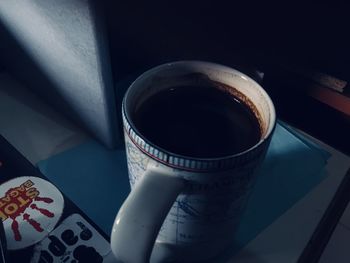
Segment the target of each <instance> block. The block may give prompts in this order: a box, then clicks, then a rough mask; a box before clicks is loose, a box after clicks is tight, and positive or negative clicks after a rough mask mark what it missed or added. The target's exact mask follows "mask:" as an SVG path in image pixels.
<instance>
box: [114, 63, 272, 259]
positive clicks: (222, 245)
mask: <svg viewBox="0 0 350 263" xmlns="http://www.w3.org/2000/svg"><path fill="white" fill-rule="evenodd" d="M198 76H205V78H206V79H207V80H210V81H214V82H218V83H223V84H226V85H225V86H229V87H230V90H229V91H228V92H231V93H233V94H235V95H237V94H238V95H239V96H240V95H243V97H244V98H248V100H249V101H250V102H251V103H253V104H254V106H255V108H256V110H257V111H258V113H259V114H258V115H259V116H260V117H259V120H260V126H261V129H262V136H261V139H260V141H259V142H258V143H257V144H256V145H254V146H253V147H251V148H250V149H247V150H245V151H244V152H241V153H238V154H234V155H230V156H225V157H220V158H191V157H186V156H181V155H178V154H173V153H171V152H168V151H167V150H166V149H162V148H159V147H157V146H156V145H154V144H153V143H152V142H150V141H148V139H147V138H145V137H144V136H143V135H142V134H140V133H139V132H138V130H137V127H135V124H134V122H133V119H132V114H131V113H132V111H133V110H134V109H135V107H137V106H138V105H140V104H141V103H142V102H143V101H144V100H147V99H148V98H149V97H150V96H152V95H154V94H155V93H157V92H159V91H160V90H163V89H166V88H168V87H170V86H174V85H189V84H191V83H193V82H196V81H198ZM231 88H232V89H231ZM122 112H123V124H124V132H125V144H126V153H127V160H128V169H129V178H130V184H131V187H132V191H131V193H130V194H129V196H128V198H127V199H126V201H125V202H124V204H123V206H122V207H121V209H120V210H119V213H118V215H117V217H116V219H115V222H114V225H113V230H112V233H111V247H112V251H113V253H114V254H115V256H116V257H117V258H118V259H119V260H120V261H121V262H128V263H142V262H150V261H151V262H205V261H211V260H213V259H215V257H217V256H218V255H220V254H221V253H223V252H224V251H225V250H226V249H227V248H228V247H229V246H230V245H231V244H232V242H233V239H234V234H235V229H236V228H237V225H238V223H239V219H240V216H241V214H242V212H243V210H244V207H245V204H246V201H247V198H248V196H249V193H250V192H251V191H250V190H251V189H252V187H253V185H254V181H255V179H254V174H255V173H254V172H255V170H256V168H257V167H258V165H259V164H260V163H261V161H262V160H263V158H264V156H265V153H266V150H267V148H268V145H269V142H270V139H271V135H272V131H273V129H274V127H275V122H276V116H275V109H274V106H273V103H272V101H271V99H270V98H269V96H268V95H267V93H266V92H265V91H264V90H263V89H262V88H261V87H260V85H259V84H257V83H256V82H255V81H254V80H252V79H251V78H249V77H248V76H246V75H245V74H243V73H241V72H239V71H237V70H234V69H232V68H229V67H226V66H222V65H218V64H213V63H208V62H200V61H179V62H174V63H169V64H164V65H161V66H158V67H156V68H153V69H151V70H149V71H147V72H145V73H144V74H142V75H141V76H140V77H139V78H137V79H136V81H135V82H134V83H132V85H131V86H130V87H129V89H128V91H127V92H126V94H125V97H124V101H123V106H122ZM172 139H173V138H169V140H172Z"/></svg>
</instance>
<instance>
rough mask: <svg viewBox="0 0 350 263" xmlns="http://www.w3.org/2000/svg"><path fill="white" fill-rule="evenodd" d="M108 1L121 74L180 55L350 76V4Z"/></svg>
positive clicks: (116, 63) (115, 64) (115, 57)
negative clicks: (293, 66)
mask: <svg viewBox="0 0 350 263" xmlns="http://www.w3.org/2000/svg"><path fill="white" fill-rule="evenodd" d="M331 3H332V4H331ZM103 4H104V6H105V7H106V17H107V22H108V29H109V37H110V48H111V54H112V61H113V68H114V70H115V72H118V73H119V74H120V76H122V75H123V74H124V73H129V72H133V71H134V70H135V69H137V68H138V67H139V66H148V65H154V64H158V63H162V62H164V61H171V60H177V59H207V60H211V61H217V62H221V63H225V64H230V65H234V64H238V65H243V66H246V65H248V66H250V65H252V64H253V65H254V64H257V63H266V62H268V63H273V62H274V61H275V60H277V61H279V60H282V61H284V62H286V63H300V64H305V65H308V66H311V67H314V68H318V69H320V70H324V71H326V72H328V73H331V74H334V75H337V76H341V77H343V78H348V76H349V75H350V71H349V70H350V68H349V66H350V65H349V62H350V52H349V44H350V42H349V37H348V31H349V25H350V23H349V22H350V21H349V8H347V6H346V5H344V4H340V3H336V2H331V1H329V3H327V4H322V3H313V4H305V3H303V4H300V3H295V4H288V3H280V4H275V5H273V6H272V5H271V6H269V5H267V4H266V3H264V2H263V1H260V2H255V1H253V2H252V1H245V2H244V3H241V2H238V1H208V0H207V1H200V2H199V1H187V2H186V3H182V2H181V1H180V2H178V1H142V2H141V1H128V2H127V3H125V2H122V1H104V2H103ZM125 65H127V67H126V66H125ZM117 77H118V76H117Z"/></svg>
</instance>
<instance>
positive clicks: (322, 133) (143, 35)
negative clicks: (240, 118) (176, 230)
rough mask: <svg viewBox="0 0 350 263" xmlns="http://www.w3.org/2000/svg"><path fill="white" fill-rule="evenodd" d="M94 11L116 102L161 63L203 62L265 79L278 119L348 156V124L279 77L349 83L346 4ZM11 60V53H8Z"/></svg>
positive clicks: (136, 5)
mask: <svg viewBox="0 0 350 263" xmlns="http://www.w3.org/2000/svg"><path fill="white" fill-rule="evenodd" d="M75 1H80V0H75ZM94 3H95V4H96V5H97V6H98V7H99V8H100V10H102V15H100V16H102V17H103V20H104V22H105V23H106V27H107V37H108V44H109V52H110V57H111V64H112V71H113V77H114V82H115V83H116V86H117V90H118V92H117V98H116V99H117V101H119V102H120V100H121V98H122V95H123V94H122V93H123V92H124V91H125V89H126V88H127V86H128V83H129V82H130V81H132V80H133V79H134V78H135V77H136V76H137V75H138V74H140V73H141V72H143V71H144V70H146V69H148V68H150V67H153V66H155V65H158V64H161V63H164V62H169V61H175V60H181V59H198V60H208V61H213V62H218V63H222V64H226V65H228V66H232V67H236V68H238V69H240V70H242V71H243V72H245V73H247V74H250V75H252V72H253V70H254V69H256V68H258V69H260V70H262V71H264V72H265V73H266V74H265V79H264V83H263V86H264V88H265V89H267V90H268V92H269V93H270V95H271V96H272V99H273V101H274V103H275V105H276V108H277V113H278V117H279V118H281V119H283V120H286V121H288V122H289V123H291V124H293V125H295V126H297V127H299V128H301V129H303V130H305V131H307V132H308V133H310V134H311V135H313V136H315V137H317V138H320V139H321V140H323V141H325V142H327V143H329V144H331V145H333V146H335V147H336V148H337V149H340V150H341V151H343V152H346V153H348V154H350V140H349V139H348V136H349V135H348V134H350V124H349V123H350V121H349V117H348V116H344V115H342V114H341V113H339V112H337V111H336V110H334V109H332V108H330V107H328V106H325V105H323V104H322V103H319V102H317V101H315V100H312V99H310V98H308V97H306V96H305V95H304V94H303V91H302V88H301V87H299V85H298V82H297V81H295V80H296V79H295V76H291V75H290V74H287V73H286V72H284V71H283V66H285V65H294V66H296V67H299V66H302V67H307V68H312V69H314V70H318V71H321V72H325V73H328V74H331V75H334V76H336V77H339V78H341V79H344V80H350V48H349V47H350V37H349V27H350V19H349V17H350V16H349V14H350V12H349V11H350V9H349V8H348V7H347V5H346V4H343V3H341V2H336V1H327V2H322V1H321V2H318V3H308V4H306V3H297V2H295V3H284V2H283V3H279V4H274V5H269V4H267V3H265V2H263V1H260V2H258V1H244V2H239V1H210V0H204V1H186V2H185V1H158V0H157V1H134V0H129V1H112V0H101V1H99V2H97V1H96V2H94ZM1 30H2V29H1V28H0V37H1V36H2V35H3V34H2V33H3V32H1ZM0 40H1V38H0ZM8 43H10V42H6V43H1V42H0V57H1V53H4V47H6V52H9V53H11V48H12V47H11V46H9V44H8ZM18 52H20V51H18V50H17V49H16V50H15V49H14V48H13V53H17V54H18ZM15 57H16V56H15ZM17 57H21V56H17ZM23 57H24V56H22V58H23ZM24 62H25V61H24V60H23V63H24ZM20 63H22V61H21V62H20ZM1 64H3V65H1ZM3 66H5V67H6V63H4V62H3V60H1V59H0V70H2V67H3ZM125 79H127V81H126V82H125ZM120 83H122V85H121V84H120ZM118 85H119V86H118ZM118 107H119V106H118Z"/></svg>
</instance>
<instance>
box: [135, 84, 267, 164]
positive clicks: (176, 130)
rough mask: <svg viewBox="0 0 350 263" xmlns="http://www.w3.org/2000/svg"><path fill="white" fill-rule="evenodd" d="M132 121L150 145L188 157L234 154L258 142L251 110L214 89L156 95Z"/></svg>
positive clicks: (174, 89) (171, 90)
mask: <svg viewBox="0 0 350 263" xmlns="http://www.w3.org/2000/svg"><path fill="white" fill-rule="evenodd" d="M134 122H135V126H136V129H137V130H138V131H139V132H140V133H141V135H143V137H145V138H147V139H148V140H149V141H150V142H151V143H152V144H154V145H156V146H158V147H161V148H163V149H164V150H167V151H170V152H172V153H175V154H180V155H184V156H189V157H197V158H212V157H223V156H227V155H232V154H236V153H240V152H242V151H244V150H247V149H249V148H250V147H252V146H254V145H255V144H257V143H258V142H259V140H260V138H261V129H260V126H259V121H258V118H257V117H256V115H255V114H254V113H253V111H252V110H251V109H250V108H249V107H248V106H247V105H246V104H245V103H244V102H242V101H240V100H239V99H238V98H236V97H233V96H232V95H231V94H229V93H228V92H225V91H223V90H222V89H219V88H218V87H217V86H216V85H208V86H176V87H170V88H168V89H165V90H162V91H160V92H158V93H156V94H155V95H153V96H151V97H150V98H148V99H147V100H145V101H144V102H143V103H142V104H141V105H140V106H139V107H138V109H136V111H135V112H134Z"/></svg>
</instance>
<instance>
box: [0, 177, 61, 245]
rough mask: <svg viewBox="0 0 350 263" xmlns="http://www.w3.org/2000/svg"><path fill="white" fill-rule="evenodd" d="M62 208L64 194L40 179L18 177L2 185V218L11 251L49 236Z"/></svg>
mask: <svg viewBox="0 0 350 263" xmlns="http://www.w3.org/2000/svg"><path fill="white" fill-rule="evenodd" d="M63 206H64V199H63V196H62V194H61V192H60V191H59V190H58V189H57V188H56V187H55V186H54V185H52V184H51V183H50V182H48V181H46V180H44V179H41V178H39V177H33V176H23V177H17V178H14V179H12V180H10V181H7V182H5V183H3V184H2V185H0V218H1V219H2V221H3V224H4V229H5V234H6V239H7V246H8V249H12V250H15V249H22V248H25V247H28V246H31V245H33V244H35V243H37V242H39V241H40V240H42V239H44V238H45V237H46V236H48V234H49V233H50V232H51V231H52V230H53V229H54V227H55V225H56V224H57V222H58V220H59V219H60V217H61V215H62V212H63Z"/></svg>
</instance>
